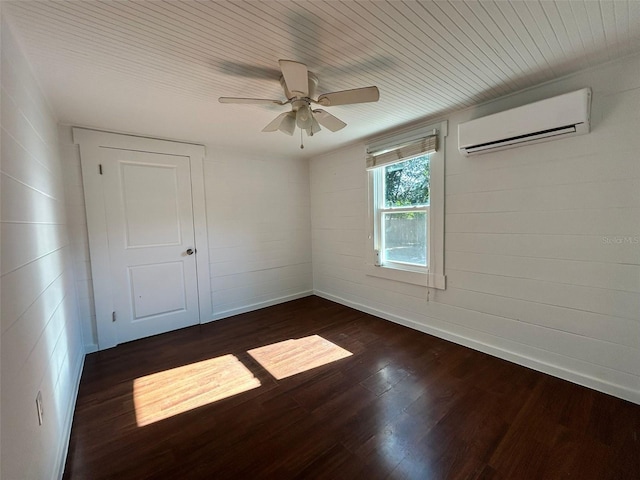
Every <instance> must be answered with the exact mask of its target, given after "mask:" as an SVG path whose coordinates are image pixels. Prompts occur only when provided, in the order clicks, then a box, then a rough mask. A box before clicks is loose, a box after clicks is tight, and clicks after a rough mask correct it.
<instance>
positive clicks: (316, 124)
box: [218, 60, 380, 148]
mask: <svg viewBox="0 0 640 480" xmlns="http://www.w3.org/2000/svg"><path fill="white" fill-rule="evenodd" d="M278 63H279V64H280V70H281V71H282V75H281V76H280V84H281V85H282V88H283V90H284V94H285V97H286V98H287V100H269V99H265V98H238V97H220V98H219V99H218V101H219V102H220V103H244V104H257V105H260V104H263V105H264V104H276V105H287V104H291V111H289V112H284V113H281V114H280V115H278V116H277V117H276V118H275V119H274V120H273V121H272V122H270V123H269V124H268V125H267V126H266V127H264V128H263V129H262V131H263V132H276V131H278V130H279V131H281V132H283V133H286V134H287V135H293V132H294V131H295V129H296V126H297V127H298V128H300V134H301V135H302V130H304V131H305V132H307V135H309V136H313V135H314V134H316V133H318V132H319V131H320V130H321V128H320V126H321V125H322V126H323V127H325V128H327V129H328V130H331V131H332V132H337V131H338V130H340V129H342V128H344V127H346V126H347V124H346V123H344V122H343V121H342V120H340V119H339V118H337V117H335V116H333V115H331V114H330V113H329V112H327V111H325V110H322V109H321V108H318V109H312V108H311V105H312V104H314V105H320V106H322V107H332V106H335V105H350V104H354V103H366V102H377V101H378V99H379V98H380V92H379V91H378V87H363V88H355V89H353V90H342V91H339V92H332V93H324V94H322V95H320V96H319V97H318V98H317V100H314V97H315V95H316V88H317V86H318V77H316V76H315V75H314V74H313V73H312V72H310V71H309V70H308V69H307V66H306V65H305V64H303V63H300V62H295V61H293V60H278ZM300 148H304V146H303V145H300Z"/></svg>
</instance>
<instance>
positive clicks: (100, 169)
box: [98, 163, 102, 175]
mask: <svg viewBox="0 0 640 480" xmlns="http://www.w3.org/2000/svg"><path fill="white" fill-rule="evenodd" d="M98 172H99V173H100V175H102V164H101V163H100V164H99V165H98Z"/></svg>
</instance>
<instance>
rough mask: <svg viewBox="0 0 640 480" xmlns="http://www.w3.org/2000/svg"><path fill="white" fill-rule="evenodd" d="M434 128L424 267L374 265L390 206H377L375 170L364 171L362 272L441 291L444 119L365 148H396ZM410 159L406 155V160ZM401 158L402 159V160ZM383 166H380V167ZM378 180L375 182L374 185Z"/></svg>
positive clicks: (369, 149) (444, 280)
mask: <svg viewBox="0 0 640 480" xmlns="http://www.w3.org/2000/svg"><path fill="white" fill-rule="evenodd" d="M433 130H436V131H437V133H436V134H437V136H438V145H439V148H438V150H437V151H435V152H433V153H431V154H430V158H429V169H430V185H429V189H430V191H429V205H428V206H426V212H427V219H428V220H427V221H428V224H427V228H428V230H429V234H428V235H429V236H428V238H429V242H428V248H427V267H417V266H412V265H403V264H400V263H397V262H388V263H386V264H385V265H376V263H377V261H376V253H375V251H376V248H377V246H378V245H379V241H378V239H379V238H380V232H379V229H380V225H381V218H382V217H381V215H382V212H385V211H390V210H391V209H380V208H378V207H379V206H378V205H376V203H375V202H376V201H377V199H379V198H380V197H379V196H378V195H377V193H378V192H379V189H380V188H382V185H380V184H379V180H378V181H376V180H375V179H376V177H378V178H379V177H380V176H379V175H375V173H374V171H373V170H372V169H370V170H369V171H367V176H368V185H369V188H368V211H369V215H368V229H367V232H368V235H367V248H366V252H367V254H366V256H365V273H366V275H368V276H372V277H380V278H385V279H388V280H393V281H398V282H404V283H410V284H414V285H419V286H423V287H427V288H436V289H441V290H444V289H445V287H446V277H445V275H444V198H445V197H444V173H445V141H444V140H445V138H446V136H447V133H448V132H447V122H446V121H444V122H441V123H437V124H431V125H428V126H426V127H422V128H420V129H413V130H411V131H407V132H404V133H401V134H397V135H394V136H391V137H387V138H384V139H381V140H379V141H376V142H372V143H370V144H369V145H368V148H367V151H381V150H386V149H393V148H397V147H399V146H401V145H404V144H407V143H409V142H411V141H415V140H417V139H419V138H422V137H425V136H426V135H430V134H431V131H433ZM409 159H410V158H409V157H408V158H407V160H409ZM403 161H404V160H403ZM380 168H383V167H380ZM377 183H378V184H377ZM410 210H419V211H422V210H425V207H412V208H410Z"/></svg>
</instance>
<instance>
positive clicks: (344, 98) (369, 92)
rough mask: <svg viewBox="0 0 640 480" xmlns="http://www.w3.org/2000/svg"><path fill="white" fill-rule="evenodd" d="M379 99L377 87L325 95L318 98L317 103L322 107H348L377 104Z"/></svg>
mask: <svg viewBox="0 0 640 480" xmlns="http://www.w3.org/2000/svg"><path fill="white" fill-rule="evenodd" d="M379 98H380V92H379V91H378V87H363V88H355V89H353V90H342V91H340V92H332V93H325V94H323V95H320V96H319V97H318V103H319V104H320V105H322V106H323V107H332V106H334V105H350V104H352V103H367V102H377V101H378V99H379Z"/></svg>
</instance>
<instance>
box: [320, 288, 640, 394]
mask: <svg viewBox="0 0 640 480" xmlns="http://www.w3.org/2000/svg"><path fill="white" fill-rule="evenodd" d="M313 293H314V295H317V296H319V297H322V298H326V299H327V300H331V301H333V302H336V303H340V304H342V305H345V306H347V307H351V308H354V309H356V310H360V311H361V312H365V313H369V314H371V315H375V316H376V317H380V318H383V319H385V320H389V321H391V322H394V323H398V324H400V325H404V326H405V327H409V328H413V329H414V330H418V331H420V332H424V333H428V334H430V335H433V336H434V337H438V338H442V339H444V340H448V341H450V342H453V343H457V344H458V345H462V346H465V347H469V348H472V349H473V350H478V351H480V352H483V353H487V354H489V355H492V356H494V357H498V358H502V359H503V360H507V361H509V362H512V363H516V364H518V365H522V366H524V367H528V368H531V369H533V370H537V371H539V372H542V373H546V374H549V375H552V376H554V377H558V378H561V379H563V380H567V381H569V382H572V383H577V384H578V385H582V386H585V387H588V388H591V389H593V390H598V391H600V392H603V393H607V394H609V395H613V396H614V397H618V398H622V399H624V400H628V401H630V402H633V403H636V404H640V391H638V390H633V389H631V388H628V387H626V386H624V385H619V384H614V383H609V382H606V381H604V380H602V379H600V378H595V377H592V376H590V375H586V374H584V373H581V372H577V371H575V370H570V369H567V368H564V367H561V366H559V365H554V364H550V363H546V362H543V361H541V360H538V359H535V358H532V357H528V356H526V355H522V354H520V353H517V352H513V351H510V350H505V349H503V348H500V347H497V346H495V345H490V344H487V343H484V342H479V341H477V340H474V339H472V338H469V337H466V336H463V335H460V334H457V333H453V332H450V331H447V330H443V329H440V328H435V327H431V326H428V325H424V324H422V323H418V322H416V321H414V320H410V319H408V318H404V317H400V316H398V315H394V314H391V313H388V312H384V311H382V310H378V309H375V308H371V307H369V306H367V305H364V304H361V303H358V302H353V301H351V300H347V299H346V298H342V297H338V296H336V295H332V294H330V293H326V292H322V291H318V290H314V292H313Z"/></svg>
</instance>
